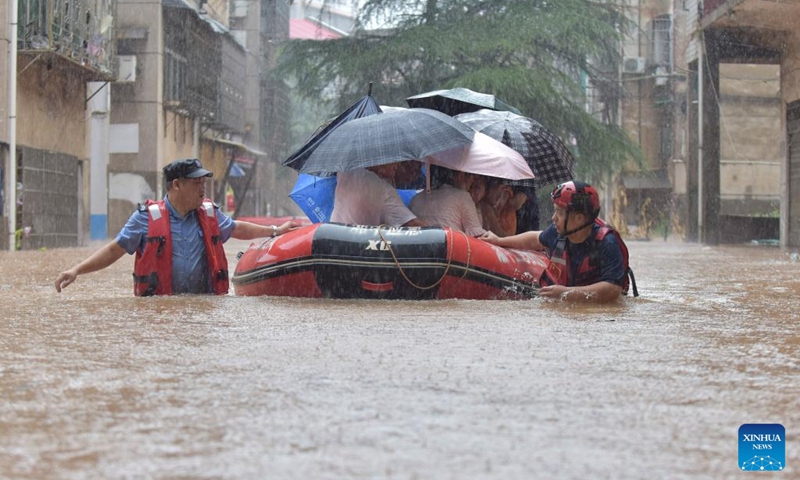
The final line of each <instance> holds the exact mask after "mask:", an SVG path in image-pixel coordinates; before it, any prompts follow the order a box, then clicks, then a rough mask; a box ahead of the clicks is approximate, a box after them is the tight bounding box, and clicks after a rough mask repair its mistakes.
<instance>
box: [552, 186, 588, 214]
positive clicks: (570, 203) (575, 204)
mask: <svg viewBox="0 0 800 480" xmlns="http://www.w3.org/2000/svg"><path fill="white" fill-rule="evenodd" d="M550 197H551V198H552V199H553V203H554V204H555V205H558V206H561V207H564V209H566V210H567V213H569V212H579V213H584V214H586V215H591V216H593V217H596V216H597V214H598V213H600V196H599V195H598V194H597V190H595V189H594V187H593V186H591V185H589V184H588V183H585V182H576V181H571V182H564V183H562V184H561V185H559V186H557V187H556V188H555V190H553V193H552V194H551V195H550Z"/></svg>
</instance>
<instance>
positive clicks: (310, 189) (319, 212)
mask: <svg viewBox="0 0 800 480" xmlns="http://www.w3.org/2000/svg"><path fill="white" fill-rule="evenodd" d="M335 193H336V177H335V176H331V177H315V176H314V175H308V174H306V173H301V174H300V175H299V176H298V177H297V182H295V184H294V188H292V192H291V193H290V194H289V198H291V199H292V200H294V201H295V203H297V205H298V206H299V207H300V209H301V210H303V212H304V213H305V214H306V215H308V218H309V219H310V220H311V221H312V222H313V223H326V222H328V221H330V218H331V213H333V200H334V195H335ZM397 193H398V195H400V198H401V199H402V200H403V203H404V204H405V205H406V206H408V204H409V202H411V199H412V198H414V195H416V194H417V191H416V190H398V191H397Z"/></svg>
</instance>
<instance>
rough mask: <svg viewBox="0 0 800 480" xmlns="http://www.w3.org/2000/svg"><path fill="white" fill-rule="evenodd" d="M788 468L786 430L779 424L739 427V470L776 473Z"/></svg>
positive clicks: (752, 424) (747, 424)
mask: <svg viewBox="0 0 800 480" xmlns="http://www.w3.org/2000/svg"><path fill="white" fill-rule="evenodd" d="M784 468H786V429H785V428H783V425H781V424H779V423H745V424H744V425H742V426H741V427H739V469H740V470H745V471H748V472H750V471H752V472H775V471H781V470H783V469H784Z"/></svg>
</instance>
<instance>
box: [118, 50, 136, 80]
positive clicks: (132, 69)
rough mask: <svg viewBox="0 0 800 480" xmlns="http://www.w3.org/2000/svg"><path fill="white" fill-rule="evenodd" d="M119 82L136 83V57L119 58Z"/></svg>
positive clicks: (119, 56) (125, 56) (123, 56)
mask: <svg viewBox="0 0 800 480" xmlns="http://www.w3.org/2000/svg"><path fill="white" fill-rule="evenodd" d="M117 63H118V65H119V66H118V67H117V82H122V83H126V82H127V83H130V82H135V81H136V55H118V56H117Z"/></svg>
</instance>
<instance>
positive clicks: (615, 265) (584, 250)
mask: <svg viewBox="0 0 800 480" xmlns="http://www.w3.org/2000/svg"><path fill="white" fill-rule="evenodd" d="M599 229H600V227H599V226H597V225H595V224H592V233H591V236H590V237H589V238H588V239H587V240H586V241H585V242H582V243H578V244H575V243H571V242H570V241H569V240H567V247H566V248H567V252H568V253H569V263H570V265H569V272H570V275H569V278H570V279H574V278H576V277H577V275H576V273H577V271H578V268H579V267H580V265H581V262H583V260H584V259H585V258H586V257H587V256H588V255H589V248H590V246H591V244H592V243H593V242H594V237H595V235H597V231H598V230H599ZM539 243H541V244H542V245H544V246H545V247H547V249H548V250H549V253H550V254H552V253H553V250H554V249H555V248H556V243H558V230H556V226H555V225H554V224H552V223H551V224H550V226H549V227H547V228H546V229H544V230H543V231H542V233H540V234H539ZM599 248H600V267H599V268H600V272H599V275H598V280H597V281H598V282H609V283H613V284H614V285H622V281H623V280H624V278H625V274H626V272H625V268H624V263H623V261H622V250H621V249H620V247H619V244H618V243H617V240H616V239H615V238H614V236H613V235H606V237H605V238H604V239H603V241H602V242H601V243H600V245H599ZM568 286H572V285H568Z"/></svg>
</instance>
